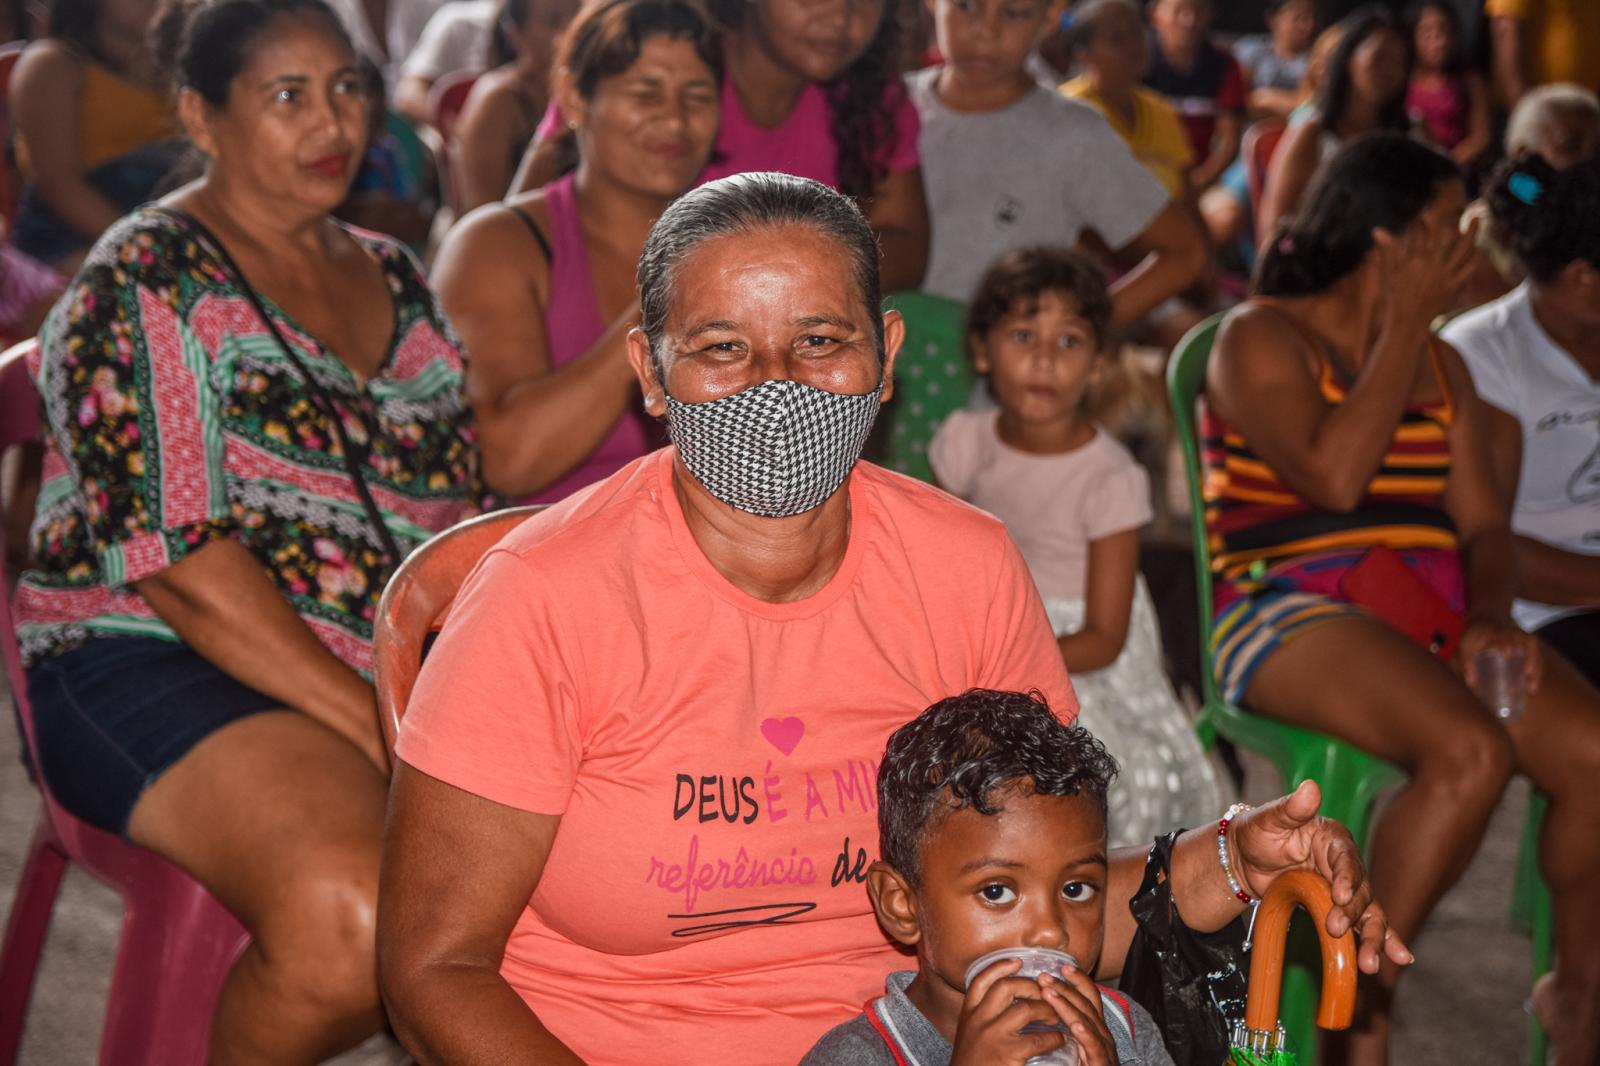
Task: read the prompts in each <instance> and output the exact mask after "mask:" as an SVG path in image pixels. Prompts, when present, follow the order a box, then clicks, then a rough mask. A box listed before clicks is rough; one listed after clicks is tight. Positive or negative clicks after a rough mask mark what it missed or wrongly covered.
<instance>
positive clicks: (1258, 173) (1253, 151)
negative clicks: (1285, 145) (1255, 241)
mask: <svg viewBox="0 0 1600 1066" xmlns="http://www.w3.org/2000/svg"><path fill="white" fill-rule="evenodd" d="M1288 129H1289V125H1288V123H1286V122H1284V121H1283V119H1281V118H1264V119H1261V120H1259V121H1257V122H1252V123H1251V124H1250V128H1249V129H1247V130H1245V131H1244V140H1243V141H1242V142H1241V144H1240V148H1239V150H1240V151H1241V152H1242V153H1243V154H1244V162H1245V175H1246V177H1247V178H1248V180H1249V183H1250V209H1251V210H1252V211H1254V212H1256V213H1257V215H1258V217H1257V219H1256V233H1257V235H1258V236H1259V235H1260V233H1261V228H1260V227H1261V220H1260V218H1259V214H1260V211H1261V196H1262V194H1263V193H1265V192H1266V191H1267V170H1268V169H1269V168H1270V167H1271V166H1272V155H1273V153H1274V152H1276V151H1277V150H1278V144H1279V142H1281V141H1282V140H1283V135H1284V134H1285V133H1286V132H1288Z"/></svg>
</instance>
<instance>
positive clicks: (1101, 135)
mask: <svg viewBox="0 0 1600 1066" xmlns="http://www.w3.org/2000/svg"><path fill="white" fill-rule="evenodd" d="M931 6H932V8H933V17H934V30H935V33H936V34H937V36H938V41H939V49H940V52H941V53H942V54H943V56H944V60H945V61H944V64H943V65H942V66H937V67H930V68H928V69H926V70H919V71H916V72H915V73H913V74H909V75H907V77H906V90H907V92H908V94H909V95H910V97H911V100H912V103H914V104H915V105H916V108H917V116H918V118H919V119H921V134H920V137H919V140H918V150H919V152H920V155H921V157H922V181H923V186H924V188H925V190H926V194H927V199H928V217H929V219H930V222H931V227H932V228H931V244H930V247H929V253H928V271H927V275H926V276H925V278H924V279H923V283H922V288H923V291H924V292H930V293H933V294H934V295H936V296H943V297H944V298H946V299H949V300H955V301H957V302H960V303H966V302H967V301H968V300H970V299H972V294H973V291H974V290H975V289H976V288H977V284H978V279H979V278H980V277H982V276H983V272H984V271H985V270H986V269H988V267H989V265H990V264H991V263H993V262H994V261H995V260H996V259H998V258H999V257H1000V256H1001V255H1003V254H1005V253H1006V252H1009V251H1011V250H1013V249H1015V248H1020V247H1023V246H1027V245H1038V244H1058V245H1062V246H1065V247H1072V246H1074V245H1076V244H1077V243H1078V242H1079V240H1080V238H1082V237H1083V236H1084V234H1085V233H1086V232H1090V231H1092V232H1093V233H1094V234H1095V235H1096V236H1097V237H1098V239H1099V241H1100V242H1101V244H1102V245H1103V246H1104V248H1105V249H1107V250H1110V251H1112V252H1124V251H1126V252H1128V253H1130V259H1131V260H1133V263H1132V266H1131V268H1130V269H1128V270H1127V272H1126V273H1125V274H1123V275H1122V276H1121V277H1120V278H1118V279H1117V281H1116V283H1115V284H1113V286H1112V298H1113V315H1112V320H1113V324H1115V325H1119V326H1120V325H1127V324H1129V323H1131V322H1134V321H1136V320H1138V319H1140V318H1142V317H1144V315H1145V314H1147V313H1148V312H1149V311H1150V310H1151V309H1152V308H1154V307H1156V306H1157V305H1159V304H1160V303H1162V302H1163V301H1164V300H1166V299H1168V298H1170V297H1172V296H1175V295H1177V294H1178V293H1179V292H1182V291H1183V290H1184V289H1185V288H1187V287H1188V286H1189V285H1190V284H1191V283H1193V282H1194V281H1195V280H1196V279H1197V278H1198V277H1199V276H1200V274H1201V272H1202V271H1203V270H1204V269H1205V266H1206V261H1207V252H1206V248H1205V242H1204V239H1203V238H1202V236H1201V234H1200V231H1199V229H1198V228H1197V227H1196V226H1195V225H1194V224H1193V223H1192V221H1191V219H1190V217H1189V215H1188V214H1186V212H1185V210H1184V208H1183V207H1182V205H1177V204H1174V203H1172V201H1171V200H1169V199H1168V197H1167V194H1166V192H1165V191H1164V190H1163V189H1162V187H1161V186H1160V185H1159V184H1158V183H1157V182H1156V179H1155V178H1153V177H1152V176H1151V175H1150V173H1149V171H1147V170H1146V169H1145V167H1144V165H1143V164H1142V163H1140V162H1139V161H1138V160H1137V159H1135V158H1134V156H1133V154H1132V153H1131V152H1130V151H1129V150H1128V147H1127V145H1126V144H1124V143H1123V141H1122V138H1120V137H1118V136H1117V134H1116V131H1114V130H1113V129H1112V128H1111V127H1110V126H1109V125H1108V124H1107V123H1106V120H1105V119H1104V118H1102V117H1101V115H1100V113H1099V112H1097V111H1096V110H1095V109H1094V108H1092V107H1090V106H1088V105H1087V104H1083V103H1081V102H1079V101H1076V100H1069V99H1067V98H1066V97H1064V96H1062V95H1061V94H1060V93H1059V92H1057V91H1056V90H1055V89H1054V88H1053V87H1046V86H1044V85H1041V84H1039V82H1037V81H1036V80H1035V79H1034V77H1033V75H1032V73H1031V72H1030V71H1029V69H1028V57H1029V56H1030V55H1031V54H1032V53H1033V51H1034V48H1035V47H1036V45H1037V44H1038V42H1039V41H1040V39H1042V38H1043V36H1044V33H1045V31H1046V30H1047V29H1049V27H1050V26H1051V25H1052V24H1053V21H1054V15H1055V13H1057V12H1058V11H1059V7H1058V6H1057V5H1056V4H1053V3H1050V2H1048V0H933V3H932V5H931ZM1125 265H1127V264H1125Z"/></svg>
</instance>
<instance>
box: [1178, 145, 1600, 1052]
mask: <svg viewBox="0 0 1600 1066" xmlns="http://www.w3.org/2000/svg"><path fill="white" fill-rule="evenodd" d="M1464 203H1465V199H1464V188H1463V185H1462V182H1461V179H1460V177H1459V174H1458V172H1457V170H1456V167H1455V165H1454V164H1453V163H1451V162H1450V161H1449V160H1448V159H1447V158H1445V157H1444V156H1442V155H1440V154H1438V153H1436V152H1435V151H1433V150H1432V149H1430V148H1427V147H1425V146H1422V145H1420V144H1417V143H1415V142H1413V141H1410V140H1408V139H1407V138H1405V137H1402V136H1399V135H1391V134H1380V135H1375V136H1372V137H1368V138H1364V139H1361V140H1358V141H1356V142H1353V143H1352V144H1350V145H1349V146H1347V147H1346V148H1345V149H1343V150H1342V151H1341V152H1340V153H1339V154H1338V155H1337V156H1336V157H1334V159H1333V160H1332V161H1331V162H1330V164H1329V166H1328V167H1327V168H1326V169H1325V171H1324V173H1323V174H1322V176H1321V177H1320V178H1319V179H1318V181H1317V183H1316V184H1315V185H1314V186H1313V188H1312V190H1311V192H1310V194H1309V196H1308V198H1307V200H1306V203H1305V207H1304V208H1303V209H1302V210H1301V212H1300V213H1299V214H1298V215H1297V216H1296V217H1295V218H1294V219H1293V220H1292V221H1291V222H1290V223H1289V225H1288V226H1287V227H1286V228H1285V229H1284V230H1283V231H1282V236H1281V237H1280V239H1279V240H1278V241H1277V242H1276V243H1275V244H1274V245H1273V246H1272V247H1271V248H1270V249H1269V250H1268V252H1267V254H1266V255H1265V257H1264V258H1263V260H1262V262H1261V265H1260V267H1259V269H1258V274H1257V277H1256V292H1257V295H1256V297H1255V298H1253V299H1252V300H1250V301H1249V302H1247V303H1246V304H1245V305H1244V306H1242V307H1241V308H1240V309H1239V310H1238V311H1236V312H1235V313H1234V314H1233V315H1232V316H1231V317H1230V318H1229V319H1228V320H1227V322H1226V323H1225V324H1224V325H1223V328H1222V330H1221V333H1220V334H1219V337H1218V343H1217V348H1216V351H1215V354H1214V356H1213V359H1212V361H1211V365H1210V367H1209V368H1208V374H1207V382H1206V398H1207V401H1208V404H1207V409H1208V413H1207V419H1206V431H1205V435H1206V438H1207V439H1206V449H1207V456H1206V462H1207V485H1206V498H1207V513H1206V522H1207V526H1208V529H1209V531H1210V534H1211V543H1212V551H1213V568H1214V572H1215V575H1216V593H1217V596H1216V607H1217V616H1216V624H1215V628H1214V634H1213V646H1212V651H1213V656H1214V660H1215V662H1216V668H1217V672H1218V677H1219V681H1220V682H1221V684H1222V685H1223V688H1224V690H1225V692H1226V694H1227V695H1228V697H1229V698H1230V699H1233V700H1238V701H1242V702H1243V703H1244V704H1245V705H1246V706H1248V707H1249V708H1250V709H1251V710H1253V711H1256V712H1259V713H1262V714H1266V715H1269V716H1271V717H1274V718H1279V719H1282V720H1284V721H1287V722H1291V723H1293V724H1295V725H1299V726H1303V727H1306V728H1309V729H1313V730H1316V731H1317V732H1321V733H1327V734H1330V735H1332V736H1336V737H1338V738H1340V739H1342V740H1344V741H1346V742H1348V743H1350V744H1352V745H1354V746H1355V747H1358V748H1360V749H1362V750H1363V751H1367V752H1370V753H1372V754H1373V755H1376V756H1377V757H1379V758H1381V759H1384V760H1386V761H1388V762H1391V763H1394V764H1396V765H1398V766H1400V767H1401V768H1403V769H1404V770H1405V771H1406V772H1407V774H1408V775H1409V781H1408V782H1407V784H1406V785H1405V786H1404V787H1403V788H1402V789H1401V790H1400V792H1399V793H1398V794H1397V795H1396V796H1395V797H1394V800H1393V802H1392V803H1391V804H1390V805H1389V806H1388V808H1387V809H1386V811H1385V812H1384V815H1383V817H1382V818H1381V819H1380V821H1379V822H1378V823H1377V826H1376V829H1375V832H1374V838H1373V854H1372V868H1373V883H1374V885H1375V886H1377V887H1378V891H1379V894H1380V896H1381V897H1382V898H1383V900H1384V901H1385V903H1386V905H1387V906H1388V909H1389V915H1390V919H1391V921H1392V922H1393V923H1394V926H1395V928H1396V929H1397V930H1398V931H1399V932H1400V933H1401V935H1403V936H1407V937H1413V936H1415V934H1416V933H1417V931H1418V929H1419V927H1420V926H1421V925H1422V922H1423V921H1424V919H1425V918H1426V917H1427V915H1428V912H1429V911H1430V910H1431V909H1432V907H1433V905H1434V904H1435V903H1436V902H1437V901H1438V899H1439V897H1440V896H1441V895H1443V893H1444V892H1445V890H1446V889H1448V888H1449V886H1450V885H1451V883H1452V882H1454V880H1455V879H1456V878H1457V877H1458V876H1459V875H1460V874H1461V872H1462V870H1463V869H1464V868H1465V866H1466V864H1467V862H1468V860H1469V859H1470V858H1471V857H1472V854H1473V852H1474V850H1475V849H1476V848H1477V846H1478V842H1479V840H1480V838H1481V837H1482V834H1483V831H1484V828H1485V825H1486V823H1487V822H1488V819H1489V816H1490V814H1491V813H1492V812H1493V811H1494V809H1495V806H1496V804H1497V803H1498V801H1499V798H1500V795H1501V793H1502V791H1503V789H1504V787H1505V784H1506V781H1507V780H1508V778H1509V776H1510V775H1511V773H1512V772H1513V771H1514V770H1521V771H1522V772H1525V773H1526V774H1527V775H1528V776H1529V777H1530V778H1531V779H1532V781H1533V783H1534V784H1535V785H1536V786H1537V787H1538V788H1540V789H1541V790H1543V791H1544V792H1546V793H1548V794H1549V796H1550V799H1551V807H1550V813H1549V816H1548V820H1547V822H1546V826H1545V832H1544V836H1543V838H1542V840H1541V844H1542V847H1543V853H1544V854H1543V871H1544V875H1545V878H1546V880H1547V881H1548V883H1549V885H1550V888H1551V890H1552V892H1553V893H1554V896H1555V906H1556V937H1557V946H1558V955H1559V957H1560V970H1559V971H1558V974H1557V980H1556V986H1557V988H1559V989H1561V990H1562V991H1563V993H1565V994H1564V995H1563V997H1562V998H1563V1000H1564V1001H1565V1002H1570V1003H1572V1004H1574V1013H1575V1014H1576V1015H1577V1018H1576V1021H1572V1020H1570V1017H1569V1020H1568V1021H1566V1023H1565V1024H1564V1030H1565V1032H1566V1033H1567V1034H1569V1035H1570V1036H1571V1037H1572V1042H1571V1043H1570V1044H1569V1045H1568V1046H1567V1047H1566V1048H1563V1050H1562V1057H1561V1058H1559V1059H1558V1060H1557V1061H1560V1062H1567V1061H1571V1062H1580V1061H1581V1062H1585V1063H1587V1062H1589V1061H1591V1060H1592V1057H1593V1055H1594V1051H1595V1045H1594V1038H1593V1033H1594V1022H1595V1019H1596V1017H1597V1007H1596V1004H1597V1003H1600V995H1597V993H1600V972H1597V966H1596V962H1595V960H1596V948H1597V947H1600V835H1597V834H1596V833H1594V831H1593V827H1594V825H1596V824H1597V823H1600V796H1597V794H1596V793H1595V791H1594V790H1593V788H1592V786H1591V783H1592V781H1593V780H1594V779H1595V777H1596V775H1600V693H1596V692H1595V690H1594V689H1593V688H1591V687H1590V686H1589V685H1588V683H1587V682H1586V681H1584V680H1583V679H1582V678H1581V677H1580V676H1579V675H1578V674H1577V672H1576V671H1575V670H1574V669H1573V668H1572V667H1571V666H1570V665H1569V664H1567V663H1566V662H1565V661H1563V660H1561V659H1560V658H1559V656H1557V655H1555V654H1554V653H1553V652H1550V651H1548V650H1546V651H1544V653H1543V654H1542V655H1541V651H1540V648H1539V646H1538V645H1537V643H1536V642H1535V641H1533V640H1532V639H1531V638H1530V637H1528V636H1527V635H1526V634H1525V633H1523V632H1522V631H1521V630H1520V629H1518V628H1516V626H1515V625H1514V624H1513V623H1512V621H1511V617H1510V608H1511V599H1512V591H1513V580H1512V569H1513V560H1512V548H1511V538H1510V532H1509V528H1508V515H1507V512H1506V507H1505V504H1504V501H1503V500H1502V498H1501V495H1500V493H1499V492H1498V490H1497V487H1496V482H1495V478H1494V472H1493V470H1492V468H1491V466H1490V462H1489V458H1488V448H1487V429H1486V422H1485V412H1484V408H1483V405H1482V404H1481V402H1480V401H1479V399H1478V397H1477V396H1476V394H1475V393H1474V391H1473V388H1472V380H1471V377H1470V376H1469V375H1468V373H1467V371H1466V369H1465V366H1464V365H1463V363H1462V361H1461V358H1460V356H1459V355H1458V354H1457V353H1456V352H1455V351H1454V350H1453V349H1451V348H1450V347H1449V345H1447V344H1445V343H1443V342H1442V341H1439V340H1438V339H1437V338H1435V337H1433V336H1432V335H1431V334H1430V333H1429V326H1430V324H1431V322H1432V321H1433V319H1434V318H1435V317H1436V316H1437V315H1438V314H1439V313H1441V312H1442V311H1444V310H1445V309H1446V308H1447V307H1448V306H1449V300H1450V298H1451V296H1453V294H1454V292H1455V291H1456V289H1457V287H1458V286H1459V284H1460V283H1461V281H1462V280H1463V278H1464V274H1465V269H1466V265H1467V264H1468V263H1469V261H1470V248H1469V247H1468V244H1469V243H1470V240H1469V238H1467V237H1464V236H1463V235H1462V234H1460V233H1459V231H1458V229H1457V225H1456V222H1457V219H1458V218H1459V216H1460V213H1461V209H1462V207H1463V206H1464ZM1374 549H1386V550H1387V552H1392V553H1393V554H1392V555H1387V553H1386V552H1385V551H1383V550H1378V551H1376V552H1375V551H1374ZM1384 563H1388V564H1390V565H1389V568H1388V569H1387V570H1385V569H1383V568H1382V567H1383V564H1384ZM1374 574H1378V575H1380V577H1379V580H1377V581H1374V580H1372V576H1373V575H1374ZM1374 586H1377V587H1376V591H1374V590H1373V587H1374ZM1425 604H1431V605H1432V606H1424V605H1425ZM1451 616H1454V617H1456V618H1459V619H1460V620H1461V621H1462V622H1463V623H1464V626H1463V628H1461V630H1460V636H1459V642H1458V643H1457V642H1455V641H1451V640H1450V639H1448V637H1449V635H1450V631H1451V629H1452V628H1453V627H1452V625H1451V624H1450V619H1451ZM1418 617H1421V618H1422V619H1423V620H1424V623H1425V624H1424V625H1422V626H1420V627H1419V626H1418V625H1416V624H1415V620H1416V619H1417V618H1418ZM1436 631H1437V632H1436ZM1408 632H1415V633H1416V637H1415V639H1414V638H1413V637H1412V636H1408V635H1407V633H1408ZM1490 649H1502V650H1520V651H1522V652H1523V653H1524V655H1525V657H1526V662H1527V669H1526V682H1527V688H1528V699H1527V710H1526V713H1525V714H1524V716H1523V717H1521V718H1520V719H1519V720H1515V721H1512V722H1509V723H1508V724H1505V725H1502V724H1501V723H1500V722H1498V721H1497V720H1496V719H1495V717H1494V715H1493V713H1492V712H1491V711H1489V710H1488V709H1487V708H1486V707H1485V706H1484V704H1483V703H1482V702H1480V701H1479V699H1478V698H1477V697H1476V696H1475V695H1474V694H1473V690H1472V688H1471V687H1470V684H1471V683H1472V682H1473V681H1474V680H1476V676H1475V668H1474V665H1473V663H1474V660H1475V658H1476V657H1477V656H1478V655H1479V653H1481V652H1484V651H1486V650H1490ZM1395 978H1396V972H1395V969H1394V967H1392V966H1391V967H1386V968H1385V971H1384V972H1383V974H1382V975H1381V982H1380V985H1381V987H1380V988H1379V989H1373V990H1372V991H1373V992H1374V993H1375V994H1374V995H1372V996H1370V997H1369V999H1368V1002H1367V1004H1366V1006H1367V1007H1368V1008H1369V1009H1367V1010H1366V1011H1364V1012H1363V1014H1362V1016H1361V1017H1360V1018H1359V1019H1358V1024H1357V1027H1356V1029H1355V1030H1354V1031H1353V1032H1352V1034H1351V1036H1350V1038H1349V1039H1350V1048H1349V1050H1350V1061H1352V1062H1361V1063H1364V1064H1366V1063H1382V1062H1383V1061H1385V1045H1386V1041H1387V1031H1388V1004H1389V1001H1390V993H1392V990H1393V987H1394V982H1395ZM1569 1049H1570V1050H1571V1051H1572V1054H1573V1057H1572V1058H1570V1060H1569V1059H1568V1058H1566V1057H1565V1056H1566V1054H1567V1051H1568V1050H1569Z"/></svg>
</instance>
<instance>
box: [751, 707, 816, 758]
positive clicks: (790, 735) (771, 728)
mask: <svg viewBox="0 0 1600 1066" xmlns="http://www.w3.org/2000/svg"><path fill="white" fill-rule="evenodd" d="M761 735H762V736H764V737H766V738H767V743H768V744H771V745H772V746H773V747H775V748H777V749H778V750H779V751H781V752H783V753H784V754H785V755H793V754H794V749H795V748H797V747H799V746H800V738H801V737H803V736H805V735H806V724H805V723H804V722H802V721H801V720H800V719H798V718H795V717H792V716H791V717H789V718H767V719H765V720H763V721H762V723H761Z"/></svg>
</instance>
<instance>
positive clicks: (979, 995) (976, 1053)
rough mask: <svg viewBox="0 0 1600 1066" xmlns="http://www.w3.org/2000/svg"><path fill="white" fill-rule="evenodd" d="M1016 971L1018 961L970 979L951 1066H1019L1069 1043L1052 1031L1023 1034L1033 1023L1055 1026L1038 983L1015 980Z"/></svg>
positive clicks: (1005, 961) (1052, 1010) (1002, 963)
mask: <svg viewBox="0 0 1600 1066" xmlns="http://www.w3.org/2000/svg"><path fill="white" fill-rule="evenodd" d="M1020 969H1022V961H1021V960H1020V959H1002V960H1000V961H999V962H997V963H995V964H994V965H993V966H990V967H988V968H987V969H985V970H984V971H983V972H982V973H980V974H978V976H977V977H974V978H973V979H972V984H970V985H968V986H967V995H966V998H965V999H964V1000H963V1001H962V1003H961V1019H960V1021H958V1022H957V1023H956V1040H955V1050H954V1053H953V1054H952V1055H951V1058H950V1066H1023V1064H1024V1063H1026V1062H1027V1061H1028V1060H1029V1059H1031V1058H1033V1057H1034V1056H1036V1055H1043V1054H1046V1053H1047V1052H1051V1051H1054V1050H1056V1049H1057V1048H1059V1047H1061V1046H1062V1045H1063V1044H1065V1043H1066V1042H1067V1038H1066V1036H1065V1034H1063V1033H1060V1032H1058V1031H1056V1030H1054V1029H1048V1030H1044V1031H1041V1032H1035V1033H1024V1032H1022V1029H1023V1028H1024V1027H1025V1026H1029V1025H1033V1024H1035V1023H1038V1024H1041V1025H1054V1024H1055V1023H1056V1020H1057V1018H1056V1009H1055V1007H1053V1006H1052V1005H1051V1004H1049V1003H1047V1002H1046V1001H1045V999H1044V998H1043V997H1044V992H1043V990H1042V989H1041V988H1040V986H1039V983H1038V982H1036V981H1034V980H1033V979H1032V978H1029V977H1018V976H1017V975H1016V974H1017V971H1018V970H1020Z"/></svg>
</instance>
